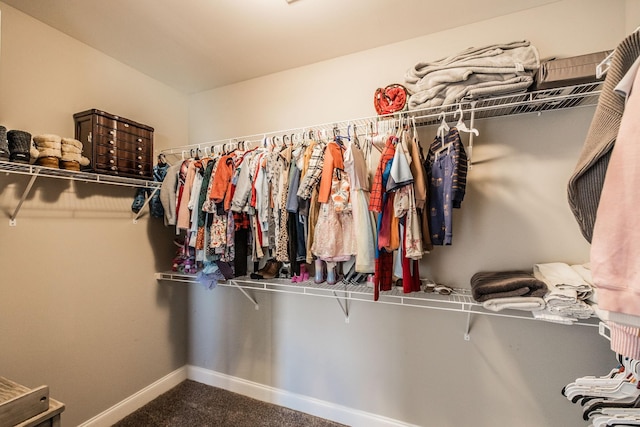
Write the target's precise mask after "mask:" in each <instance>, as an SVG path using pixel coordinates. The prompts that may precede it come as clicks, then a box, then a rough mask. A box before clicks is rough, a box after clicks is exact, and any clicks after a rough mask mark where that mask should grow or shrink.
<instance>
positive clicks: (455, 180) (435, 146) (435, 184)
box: [425, 128, 468, 245]
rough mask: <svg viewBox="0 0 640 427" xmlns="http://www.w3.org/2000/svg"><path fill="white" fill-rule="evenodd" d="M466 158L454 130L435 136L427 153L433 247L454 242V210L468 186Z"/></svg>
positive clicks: (426, 164)
mask: <svg viewBox="0 0 640 427" xmlns="http://www.w3.org/2000/svg"><path fill="white" fill-rule="evenodd" d="M467 168H468V160H467V154H466V151H465V149H464V145H463V144H462V140H461V139H460V135H459V133H458V130H457V129H456V128H451V129H449V131H448V132H447V134H446V135H445V137H444V138H442V137H441V136H436V137H435V139H434V140H433V142H432V143H431V145H430V146H429V151H428V153H427V158H426V160H425V169H426V170H427V180H428V182H429V203H428V209H429V229H430V231H431V242H432V243H433V244H434V245H451V244H452V242H453V209H454V208H460V207H461V205H462V201H463V199H464V195H465V191H466V183H467Z"/></svg>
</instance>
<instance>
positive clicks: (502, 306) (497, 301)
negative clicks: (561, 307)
mask: <svg viewBox="0 0 640 427" xmlns="http://www.w3.org/2000/svg"><path fill="white" fill-rule="evenodd" d="M544 306H545V304H544V300H543V299H542V298H538V297H508V298H493V299H490V300H487V301H485V302H483V303H482V307H484V308H486V309H487V310H491V311H501V310H523V311H534V310H542V309H543V308H544Z"/></svg>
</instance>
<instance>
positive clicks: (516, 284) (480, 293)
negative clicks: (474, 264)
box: [471, 270, 547, 302]
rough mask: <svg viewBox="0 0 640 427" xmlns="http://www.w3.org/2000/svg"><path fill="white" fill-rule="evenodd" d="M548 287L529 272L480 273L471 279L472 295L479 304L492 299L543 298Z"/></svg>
mask: <svg viewBox="0 0 640 427" xmlns="http://www.w3.org/2000/svg"><path fill="white" fill-rule="evenodd" d="M546 293H547V285H546V284H545V283H544V282H543V281H542V280H538V279H536V278H535V277H533V272H527V271H520V270H515V271H494V272H479V273H476V274H474V275H473V276H472V277H471V294H472V296H473V299H474V300H476V301H477V302H484V301H487V300H490V299H492V298H508V297H523V296H527V297H543V296H544V295H545V294H546Z"/></svg>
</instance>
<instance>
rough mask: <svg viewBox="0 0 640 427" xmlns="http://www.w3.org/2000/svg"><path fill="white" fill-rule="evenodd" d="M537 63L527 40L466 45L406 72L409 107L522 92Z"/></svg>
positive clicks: (426, 106)
mask: <svg viewBox="0 0 640 427" xmlns="http://www.w3.org/2000/svg"><path fill="white" fill-rule="evenodd" d="M539 67H540V59H539V57H538V51H537V50H536V48H535V47H534V46H532V45H531V43H530V42H529V41H527V40H522V41H515V42H511V43H503V44H495V45H489V46H483V47H480V48H473V47H472V48H469V49H466V50H464V51H462V52H460V53H458V54H456V55H453V56H450V57H448V58H442V59H439V60H437V61H432V62H419V63H417V64H416V65H415V66H413V67H412V68H410V69H409V70H407V72H406V74H405V82H404V86H405V87H406V89H407V91H408V92H409V93H410V94H411V96H410V97H409V101H408V106H409V109H410V110H415V109H419V108H430V107H437V106H440V105H448V104H452V103H456V102H460V101H461V100H462V99H478V98H482V97H487V96H497V95H503V94H511V93H517V92H524V91H526V90H527V88H528V87H529V86H531V84H532V83H533V76H534V73H535V71H536V70H537V69H538V68H539Z"/></svg>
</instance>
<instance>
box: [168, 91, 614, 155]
mask: <svg viewBox="0 0 640 427" xmlns="http://www.w3.org/2000/svg"><path fill="white" fill-rule="evenodd" d="M601 86H602V83H600V82H597V83H588V84H582V85H575V86H565V87H561V88H555V89H546V90H539V91H532V92H523V93H517V94H511V95H503V96H496V97H490V98H483V99H475V100H471V99H469V100H463V101H461V102H458V103H455V104H448V105H442V106H437V107H430V108H424V109H418V110H411V111H403V112H398V113H394V114H388V115H384V116H370V117H361V118H356V119H350V120H342V121H336V122H330V123H321V124H316V125H310V126H303V127H297V128H290V129H284V130H277V131H270V132H263V133H259V134H253V135H245V136H239V137H233V138H226V139H220V140H216V141H209V142H202V143H197V144H190V145H183V146H179V147H173V148H170V149H168V150H163V151H162V153H163V154H166V155H180V154H182V155H183V156H184V155H189V152H190V150H201V153H205V154H206V152H207V149H209V148H210V147H214V146H218V145H223V144H227V143H237V142H240V141H244V142H246V143H252V144H253V143H261V142H262V141H263V139H264V138H266V137H283V136H291V135H294V134H302V133H306V132H308V131H310V130H311V131H314V132H322V131H325V132H329V135H331V133H330V132H332V131H333V130H334V129H336V130H338V131H339V132H340V133H341V134H342V135H346V134H347V132H348V131H350V132H352V133H353V132H354V128H355V129H357V131H358V134H359V135H361V134H364V132H365V131H368V130H370V129H371V128H375V126H376V124H377V123H379V122H381V121H386V120H390V119H398V118H401V117H402V118H406V119H410V120H411V121H413V120H415V124H416V126H419V127H422V126H431V125H435V124H438V123H439V121H440V115H441V114H442V113H444V114H445V117H446V119H448V120H449V119H453V114H454V113H455V112H456V111H458V109H462V111H463V113H464V114H465V117H469V116H471V117H472V118H473V120H482V119H489V118H493V117H504V116H514V115H521V114H541V113H543V112H545V111H554V110H563V109H567V108H576V107H590V106H594V105H597V103H598V97H599V95H600V92H601Z"/></svg>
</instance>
